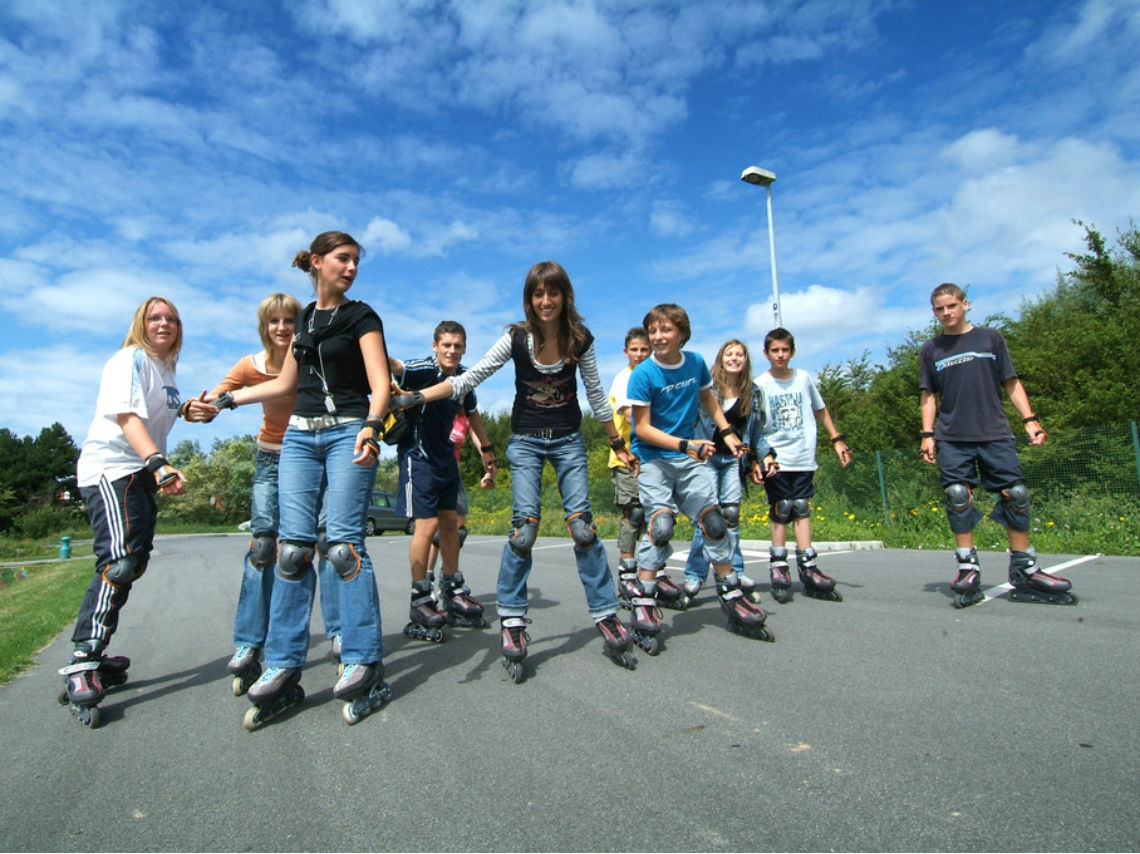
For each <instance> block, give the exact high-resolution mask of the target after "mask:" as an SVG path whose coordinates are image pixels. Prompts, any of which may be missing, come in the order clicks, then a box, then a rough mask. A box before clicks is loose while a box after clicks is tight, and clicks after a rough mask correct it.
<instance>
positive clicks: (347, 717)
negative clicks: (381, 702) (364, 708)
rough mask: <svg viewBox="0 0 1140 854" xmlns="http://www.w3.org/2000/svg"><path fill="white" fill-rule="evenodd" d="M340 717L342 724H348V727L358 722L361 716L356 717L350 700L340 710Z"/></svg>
mask: <svg viewBox="0 0 1140 854" xmlns="http://www.w3.org/2000/svg"><path fill="white" fill-rule="evenodd" d="M341 715H342V716H343V717H344V722H345V723H346V724H348V725H349V726H352V725H354V724H357V723H359V722H360V718H361V716H360V715H358V714H357V713H356V711H355V710H354V709H353V708H352V701H351V700H350V701H348V702H347V703H345V704H344V708H343V709H341Z"/></svg>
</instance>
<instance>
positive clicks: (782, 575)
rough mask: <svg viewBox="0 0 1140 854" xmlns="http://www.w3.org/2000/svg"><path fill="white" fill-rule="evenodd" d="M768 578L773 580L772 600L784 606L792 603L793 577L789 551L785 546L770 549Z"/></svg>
mask: <svg viewBox="0 0 1140 854" xmlns="http://www.w3.org/2000/svg"><path fill="white" fill-rule="evenodd" d="M768 577H769V578H771V579H772V598H773V599H775V600H776V601H777V602H779V603H780V604H781V605H783V604H784V603H785V602H791V601H792V576H791V573H789V572H788V550H787V549H786V548H784V547H783V546H770V547H769V548H768Z"/></svg>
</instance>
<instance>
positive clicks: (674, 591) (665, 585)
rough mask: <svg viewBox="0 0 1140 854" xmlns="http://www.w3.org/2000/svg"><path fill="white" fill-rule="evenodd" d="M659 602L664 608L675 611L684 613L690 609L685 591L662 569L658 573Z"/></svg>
mask: <svg viewBox="0 0 1140 854" xmlns="http://www.w3.org/2000/svg"><path fill="white" fill-rule="evenodd" d="M656 581H657V602H658V604H659V605H661V607H662V608H669V609H670V610H673V611H684V610H685V608H687V607H688V602H686V601H685V599H684V595H685V594H684V591H683V590H682V589H681V588H680V586H678V584H677V582H676V581H674V580H673V579H672V578H670V577H669V574H668V573H667V572H665V570H663V569H660V570H658V571H657V579H656Z"/></svg>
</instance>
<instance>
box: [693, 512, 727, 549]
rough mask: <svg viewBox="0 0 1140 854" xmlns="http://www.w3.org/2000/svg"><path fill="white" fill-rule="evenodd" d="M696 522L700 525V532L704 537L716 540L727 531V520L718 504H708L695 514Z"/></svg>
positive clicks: (712, 540)
mask: <svg viewBox="0 0 1140 854" xmlns="http://www.w3.org/2000/svg"><path fill="white" fill-rule="evenodd" d="M697 524H699V525H700V526H701V533H703V534H704V535H705V539H706V540H709V541H711V542H718V541H720V540H723V539H724V535H725V534H727V533H728V520H727V519H725V518H724V513H722V512H721V509H720V505H719V504H710V505H709V506H708V507H706V508H705V509H704V510H702V511H701V512H700V513H698V514H697Z"/></svg>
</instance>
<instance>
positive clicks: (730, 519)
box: [720, 504, 740, 528]
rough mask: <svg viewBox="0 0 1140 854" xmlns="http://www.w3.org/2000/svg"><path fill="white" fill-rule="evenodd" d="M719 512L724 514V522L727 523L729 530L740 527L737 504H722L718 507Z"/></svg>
mask: <svg viewBox="0 0 1140 854" xmlns="http://www.w3.org/2000/svg"><path fill="white" fill-rule="evenodd" d="M720 512H721V513H723V514H724V521H725V522H727V523H728V527H730V528H739V527H740V505H739V504H722V505H720Z"/></svg>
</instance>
